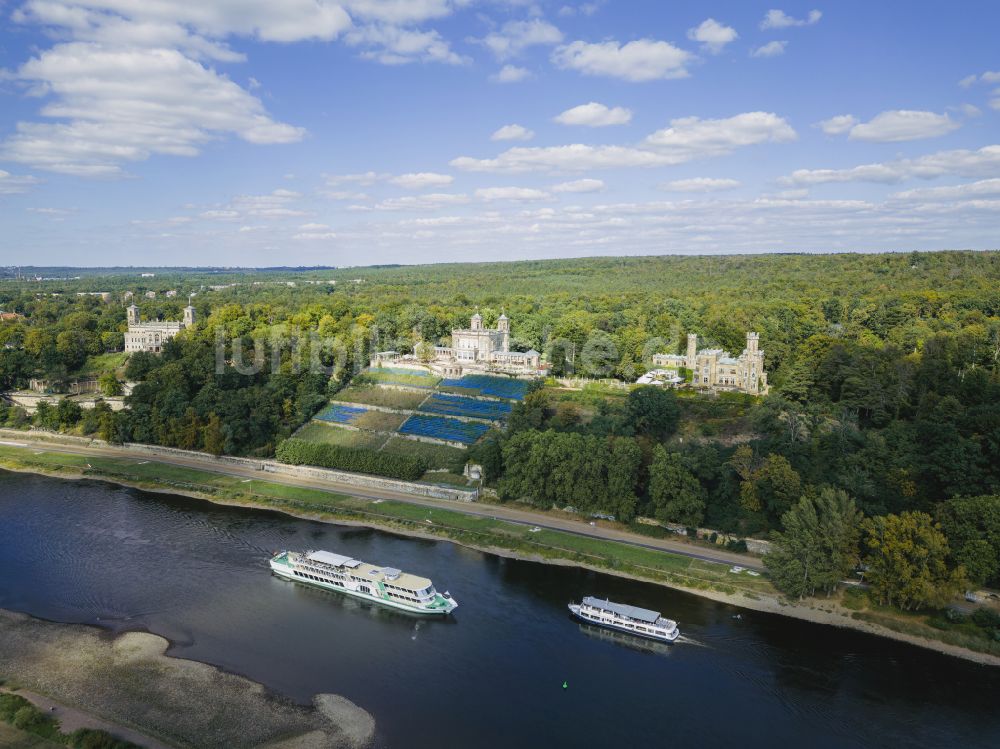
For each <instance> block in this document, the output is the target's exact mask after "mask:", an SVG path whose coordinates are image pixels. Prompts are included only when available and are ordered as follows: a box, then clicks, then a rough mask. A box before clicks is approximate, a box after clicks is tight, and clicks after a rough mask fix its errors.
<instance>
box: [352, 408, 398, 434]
mask: <svg viewBox="0 0 1000 749" xmlns="http://www.w3.org/2000/svg"><path fill="white" fill-rule="evenodd" d="M404 421H406V416H405V414H396V413H388V412H386V411H368V412H367V413H365V414H363V415H362V416H360V417H359V418H358V419H357V420H356V421H355V422H354V424H353V426H356V427H360V428H361V429H370V430H371V431H373V432H395V431H396V430H397V429H399V427H400V426H402V424H403V422H404Z"/></svg>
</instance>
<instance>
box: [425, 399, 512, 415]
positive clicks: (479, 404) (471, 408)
mask: <svg viewBox="0 0 1000 749" xmlns="http://www.w3.org/2000/svg"><path fill="white" fill-rule="evenodd" d="M511 408H512V406H511V404H510V403H509V402H507V401H492V400H479V399H477V398H469V397H468V396H465V395H447V394H445V393H435V394H434V395H432V396H430V398H428V399H427V400H426V401H424V402H423V403H422V404H421V406H420V409H419V410H421V411H426V412H427V413H433V414H441V415H442V416H467V417H469V418H475V419H490V420H491V421H498V420H500V419H504V418H506V417H507V415H508V414H509V413H510V411H511Z"/></svg>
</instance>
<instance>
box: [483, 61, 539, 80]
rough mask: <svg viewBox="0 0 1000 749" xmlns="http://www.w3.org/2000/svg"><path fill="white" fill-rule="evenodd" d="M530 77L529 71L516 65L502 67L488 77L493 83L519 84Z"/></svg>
mask: <svg viewBox="0 0 1000 749" xmlns="http://www.w3.org/2000/svg"><path fill="white" fill-rule="evenodd" d="M530 77H531V71H530V70H528V69H527V68H521V67H518V66H517V65H504V66H503V67H502V68H500V70H498V71H497V72H496V73H494V74H493V75H491V76H490V80H491V81H493V82H494V83H519V82H520V81H523V80H524V79H525V78H530Z"/></svg>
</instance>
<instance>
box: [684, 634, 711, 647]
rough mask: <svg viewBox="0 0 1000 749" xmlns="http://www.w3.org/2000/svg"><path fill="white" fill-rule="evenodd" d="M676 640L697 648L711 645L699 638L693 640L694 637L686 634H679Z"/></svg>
mask: <svg viewBox="0 0 1000 749" xmlns="http://www.w3.org/2000/svg"><path fill="white" fill-rule="evenodd" d="M676 642H677V643H681V644H684V645H694V646H695V647H698V648H710V647H712V646H711V645H709V644H708V643H707V642H701V641H700V640H695V639H693V638H691V637H687V636H686V635H681V636H680V637H678V638H677V640H676Z"/></svg>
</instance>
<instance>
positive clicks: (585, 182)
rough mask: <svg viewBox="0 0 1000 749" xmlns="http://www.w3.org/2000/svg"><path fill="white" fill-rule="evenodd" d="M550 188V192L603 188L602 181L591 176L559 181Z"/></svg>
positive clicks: (578, 191) (575, 191)
mask: <svg viewBox="0 0 1000 749" xmlns="http://www.w3.org/2000/svg"><path fill="white" fill-rule="evenodd" d="M550 189H551V190H552V192H559V193H584V192H600V191H601V190H603V189H604V182H603V181H602V180H599V179H591V178H585V179H574V180H572V181H570V182H560V183H559V184H558V185H552V187H551V188H550Z"/></svg>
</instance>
